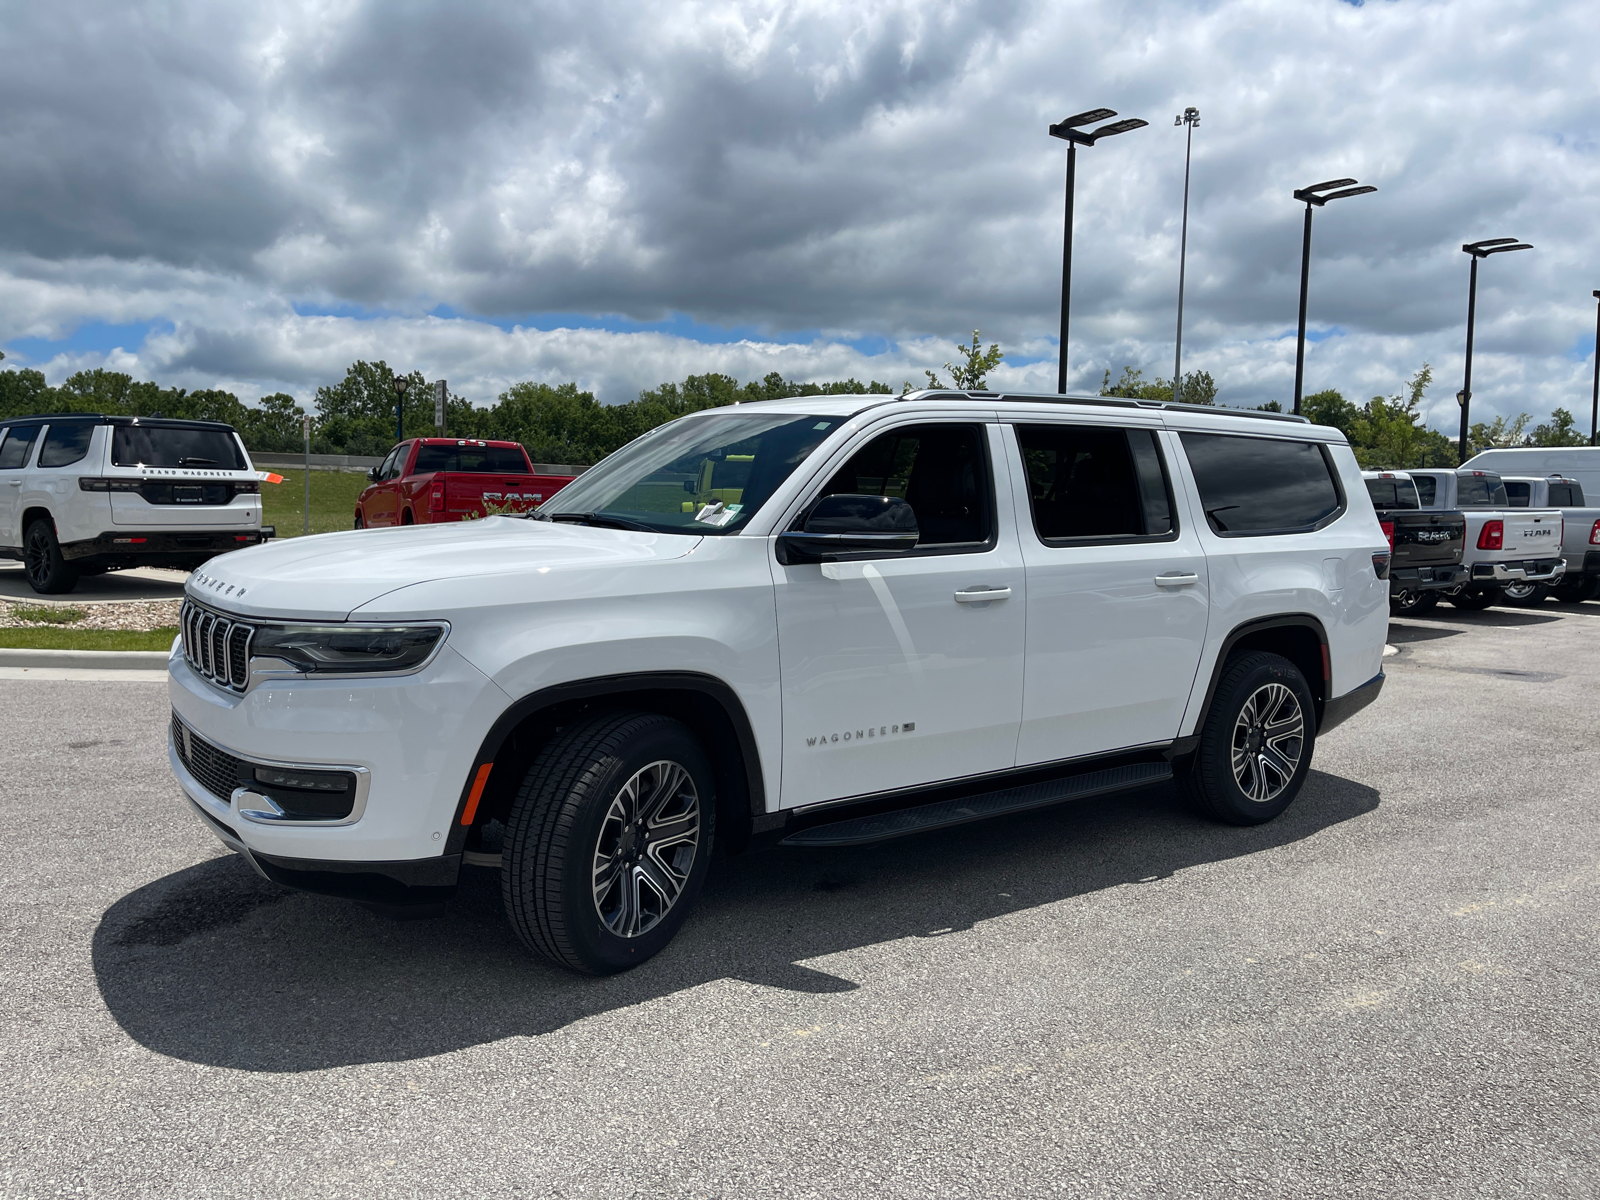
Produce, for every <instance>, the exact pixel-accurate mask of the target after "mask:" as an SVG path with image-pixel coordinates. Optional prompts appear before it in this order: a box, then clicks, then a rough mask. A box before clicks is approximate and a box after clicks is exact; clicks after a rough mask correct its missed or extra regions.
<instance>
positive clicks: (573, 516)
mask: <svg viewBox="0 0 1600 1200" xmlns="http://www.w3.org/2000/svg"><path fill="white" fill-rule="evenodd" d="M540 516H541V517H544V519H545V520H547V521H561V522H563V523H564V524H567V525H598V526H600V527H601V528H602V529H630V530H632V531H633V532H635V533H660V532H661V530H659V529H652V528H651V527H650V526H648V525H645V524H643V523H642V522H639V521H630V520H628V518H627V517H613V516H612V515H611V514H610V513H598V512H589V513H575V512H560V513H550V514H549V515H548V516H545V514H543V513H541V514H540Z"/></svg>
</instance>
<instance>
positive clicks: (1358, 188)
mask: <svg viewBox="0 0 1600 1200" xmlns="http://www.w3.org/2000/svg"><path fill="white" fill-rule="evenodd" d="M1329 188H1338V189H1340V190H1338V191H1333V192H1330V191H1328V189H1329ZM1377 190H1378V189H1377V188H1375V187H1372V186H1371V185H1370V184H1369V185H1364V186H1363V185H1357V184H1356V181H1355V180H1354V179H1329V180H1326V181H1325V182H1323V183H1313V184H1312V185H1311V186H1310V187H1307V188H1296V189H1295V192H1294V198H1295V199H1296V200H1304V201H1305V204H1306V231H1305V237H1304V238H1303V239H1302V240H1301V243H1300V333H1299V336H1298V337H1297V338H1296V339H1295V344H1294V413H1295V416H1299V415H1300V395H1301V392H1302V391H1303V390H1304V387H1305V379H1306V294H1307V292H1308V291H1309V290H1310V286H1311V207H1312V205H1315V206H1316V207H1318V208H1321V207H1322V206H1323V205H1324V204H1326V203H1327V202H1328V201H1329V200H1342V199H1344V197H1346V196H1364V195H1366V194H1367V193H1368V192H1375V191H1377ZM1322 193H1327V194H1326V195H1323V194H1322Z"/></svg>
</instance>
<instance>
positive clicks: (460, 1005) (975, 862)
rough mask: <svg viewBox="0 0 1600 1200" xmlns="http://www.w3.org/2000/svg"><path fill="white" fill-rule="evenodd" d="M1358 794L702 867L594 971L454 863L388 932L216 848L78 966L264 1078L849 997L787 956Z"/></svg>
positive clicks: (115, 1004) (1070, 822) (1213, 856)
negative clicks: (545, 955)
mask: <svg viewBox="0 0 1600 1200" xmlns="http://www.w3.org/2000/svg"><path fill="white" fill-rule="evenodd" d="M1378 802H1379V797H1378V793H1377V792H1376V791H1374V790H1373V789H1371V788H1369V787H1365V786H1363V785H1361V784H1357V783H1353V782H1351V781H1349V780H1347V779H1342V778H1339V777H1337V776H1333V775H1327V774H1324V773H1322V772H1317V771H1314V772H1312V774H1311V776H1310V777H1309V779H1308V780H1307V783H1306V787H1305V790H1304V792H1303V793H1302V794H1301V796H1300V797H1299V798H1298V799H1297V800H1296V802H1295V803H1294V805H1292V806H1291V807H1290V809H1289V811H1288V812H1287V813H1285V814H1284V815H1283V816H1282V817H1280V818H1278V819H1277V820H1276V821H1274V822H1272V823H1270V824H1267V825H1262V826H1257V827H1254V828H1249V829H1239V828H1233V827H1230V826H1222V825H1217V824H1214V823H1211V822H1208V821H1204V820H1202V819H1200V818H1198V817H1196V816H1193V815H1191V814H1190V813H1189V812H1188V811H1187V810H1186V809H1184V808H1183V807H1182V806H1181V805H1180V803H1179V800H1178V797H1177V794H1176V792H1175V790H1174V789H1173V788H1172V786H1171V785H1170V784H1163V785H1159V786H1153V787H1149V788H1144V789H1141V790H1139V791H1137V792H1130V793H1127V794H1125V795H1122V796H1116V797H1107V798H1102V799H1099V800H1094V801H1084V802H1082V803H1079V804H1076V805H1069V806H1065V807H1062V808H1058V809H1052V810H1048V811H1044V812H1039V813H1033V814H1026V815H1021V816H1016V817H1011V818H1002V819H999V820H995V821H990V822H987V823H985V824H982V825H972V826H966V827H963V828H958V829H953V830H946V831H942V832H938V833H930V834H924V835H921V836H919V837H914V838H908V839H905V840H903V841H899V842H890V843H885V844H881V845H877V846H869V847H859V848H854V849H838V850H826V851H824V850H792V849H778V850H775V851H770V852H766V853H758V854H751V855H748V856H740V857H737V858H728V859H720V860H718V861H717V862H716V863H715V864H714V866H713V870H712V873H711V875H710V877H709V879H708V880H707V885H706V889H705V892H704V893H703V894H702V897H701V900H700V903H699V905H698V907H697V910H696V912H695V913H694V914H693V916H692V917H691V918H690V920H689V921H688V922H687V923H686V924H685V926H684V928H683V930H682V931H681V932H680V933H679V935H678V937H677V939H676V940H675V941H674V942H673V944H672V945H670V946H669V947H668V948H667V949H666V951H664V952H663V953H662V954H661V955H659V956H658V957H657V958H655V959H653V960H652V961H650V962H649V963H646V964H645V965H643V966H641V967H640V968H638V969H637V970H634V971H630V972H627V973H626V974H623V975H618V976H613V977H611V978H608V979H588V978H581V977H578V976H575V975H572V974H569V973H567V972H565V971H563V970H561V969H559V968H556V967H554V966H551V965H549V964H547V963H545V962H543V961H542V960H540V959H538V958H536V957H534V956H533V955H531V954H529V953H528V952H527V951H526V950H524V949H523V947H522V945H521V944H520V943H519V942H518V941H517V939H516V937H515V935H514V934H513V933H512V931H511V929H510V928H509V926H508V925H507V923H506V921H505V918H504V916H503V914H502V911H501V908H500V895H499V875H498V872H495V871H490V870H483V869H471V870H468V871H467V872H466V873H465V874H466V875H468V876H470V878H467V879H465V880H464V881H463V885H462V888H461V893H460V895H459V896H458V897H457V899H456V900H455V901H454V902H453V903H452V904H451V906H450V911H449V913H448V915H446V916H444V917H441V918H437V919H434V920H427V921H393V920H391V919H388V918H385V917H382V916H379V915H376V914H373V913H371V912H368V911H367V910H366V909H363V908H361V907H358V906H356V905H353V904H349V903H346V902H343V901H338V900H332V899H327V898H324V897H318V896H308V895H303V894H300V893H291V892H286V891H283V890H281V889H278V888H276V887H274V886H273V885H271V884H268V883H266V882H265V881H263V880H261V879H260V878H259V877H258V876H256V875H255V874H254V872H252V871H251V870H250V868H249V866H248V865H247V864H246V863H245V862H244V861H243V860H242V859H240V858H237V857H235V856H232V855H227V856H224V857H221V858H215V859H211V860H209V861H207V862H203V863H200V864H198V865H196V866H193V867H189V868H187V869H186V870H183V871H179V872H176V873H174V874H172V875H169V876H167V877H165V878H163V879H159V880H157V881H155V882H154V883H151V884H148V885H147V886H145V887H142V888H140V889H139V890H137V891H135V892H132V893H130V894H129V895H127V896H125V897H123V898H122V899H121V900H119V901H117V902H116V903H115V904H114V905H112V906H111V908H110V909H108V910H107V911H106V913H105V914H104V916H103V917H102V919H101V922H100V925H99V927H98V929H97V930H96V932H95V937H94V946H93V960H94V969H95V976H96V980H97V982H98V984H99V987H100V992H101V995H102V996H103V997H104V999H105V1003H106V1006H107V1008H108V1009H109V1010H110V1012H111V1014H112V1016H113V1017H114V1018H115V1019H116V1020H117V1022H118V1023H119V1024H120V1025H121V1026H122V1028H123V1029H125V1030H126V1031H127V1032H128V1034H129V1035H130V1036H131V1037H133V1038H134V1039H135V1040H137V1041H138V1042H139V1043H141V1044H142V1045H144V1046H146V1047H148V1048H149V1049H151V1050H154V1051H156V1052H158V1053H161V1054H165V1055H169V1056H171V1057H174V1058H179V1059H184V1060H188V1061H191V1062H199V1063H206V1064H210V1065H215V1066H222V1067H231V1068H236V1069H239V1070H247V1071H271V1072H292V1071H310V1070H317V1069H320V1068H325V1067H333V1066H341V1065H348V1064H353V1063H367V1062H396V1061H404V1060H408V1059H414V1058H422V1057H427V1056H431V1055H436V1054H442V1053H445V1052H448V1051H451V1050H458V1049H463V1048H466V1047H470V1046H475V1045H481V1044H484V1043H488V1042H493V1041H496V1040H499V1039H501V1038H505V1037H513V1036H518V1035H521V1036H530V1035H538V1034H543V1033H548V1032H550V1031H553V1030H557V1029H560V1028H562V1027H563V1026H566V1025H568V1024H571V1023H572V1022H574V1021H578V1020H582V1019H583V1018H585V1017H590V1016H594V1015H597V1014H599V1013H604V1012H607V1011H610V1010H613V1009H618V1008H624V1007H627V1006H629V1005H634V1004H639V1003H641V1002H644V1001H648V1000H651V999H654V998H656V997H660V996H664V995H670V994H671V993H674V992H677V991H680V990H683V989H685V988H692V987H695V986H697V985H699V984H702V983H706V982H709V981H712V980H718V979H726V978H733V979H740V980H744V981H747V982H749V983H752V984H758V985H763V986H768V987H777V988H786V989H791V990H796V991H802V992H841V991H851V990H854V989H855V988H856V987H857V986H859V985H858V984H856V983H854V982H851V981H850V980H847V979H841V978H839V977H837V976H834V975H831V974H828V973H826V972H823V971H820V970H816V969H813V968H811V967H808V966H806V965H804V964H805V962H806V960H809V959H815V958H818V957H821V956H824V955H828V954H833V953H836V952H839V951H843V950H850V949H854V948H857V947H861V946H867V945H874V944H879V943H883V942H889V941H895V940H899V939H903V938H911V937H928V936H934V935H938V934H944V933H947V932H949V931H951V930H958V929H968V928H971V927H972V926H974V925H977V924H979V923H980V922H983V921H987V920H989V919H991V918H994V917H1000V916H1003V915H1005V914H1008V913H1012V912H1016V911H1018V910H1024V909H1032V908H1036V907H1039V906H1042V905H1047V904H1051V903H1054V902H1056V901H1060V900H1064V899H1067V898H1070V897H1073V896H1078V895H1083V894H1087V893H1092V892H1095V891H1099V890H1101V889H1105V888H1111V887H1116V886H1118V885H1120V884H1128V883H1139V882H1148V881H1151V880H1156V879H1162V878H1165V877H1167V876H1170V875H1172V874H1174V873H1175V872H1177V871H1181V870H1183V869H1185V868H1187V867H1193V866H1197V865H1200V864H1203V863H1209V862H1218V861H1222V860H1225V859H1229V858H1234V857H1238V856H1240V855H1247V854H1254V853H1256V852H1258V851H1262V850H1269V849H1272V848H1274V847H1279V846H1284V845H1287V844H1290V843H1293V842H1296V841H1299V840H1301V839H1303V838H1308V837H1312V836H1314V835H1315V834H1317V833H1319V832H1320V831H1322V830H1324V829H1327V828H1329V827H1330V826H1333V825H1336V824H1338V823H1340V822H1343V821H1348V820H1351V819H1353V818H1355V817H1359V816H1362V815H1364V814H1366V813H1368V812H1371V811H1372V810H1373V809H1375V808H1376V807H1377V806H1378Z"/></svg>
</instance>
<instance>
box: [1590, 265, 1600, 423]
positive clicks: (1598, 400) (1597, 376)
mask: <svg viewBox="0 0 1600 1200" xmlns="http://www.w3.org/2000/svg"><path fill="white" fill-rule="evenodd" d="M1594 298H1595V299H1596V300H1600V291H1596V292H1595V294H1594ZM1597 426H1600V305H1597V306H1596V307H1595V312H1594V400H1593V402H1592V403H1591V405H1590V407H1589V445H1591V446H1600V437H1597V436H1596V435H1597V434H1600V428H1597Z"/></svg>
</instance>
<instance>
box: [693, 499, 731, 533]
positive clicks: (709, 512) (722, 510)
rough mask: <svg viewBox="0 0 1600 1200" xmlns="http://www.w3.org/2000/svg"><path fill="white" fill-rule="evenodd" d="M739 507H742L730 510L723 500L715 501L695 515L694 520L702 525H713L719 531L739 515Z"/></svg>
mask: <svg viewBox="0 0 1600 1200" xmlns="http://www.w3.org/2000/svg"><path fill="white" fill-rule="evenodd" d="M739 507H742V506H735V507H734V508H729V507H727V506H726V505H724V504H723V503H722V501H721V500H713V501H712V502H711V503H710V504H708V505H706V506H705V507H704V508H702V509H701V510H700V511H699V512H697V513H695V515H694V519H695V520H696V521H697V522H699V523H700V524H701V525H712V526H715V527H716V528H718V529H721V528H722V527H723V526H724V525H726V524H727V523H728V522H729V521H731V520H733V519H734V518H735V517H736V516H738V515H739V512H738V508H739Z"/></svg>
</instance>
